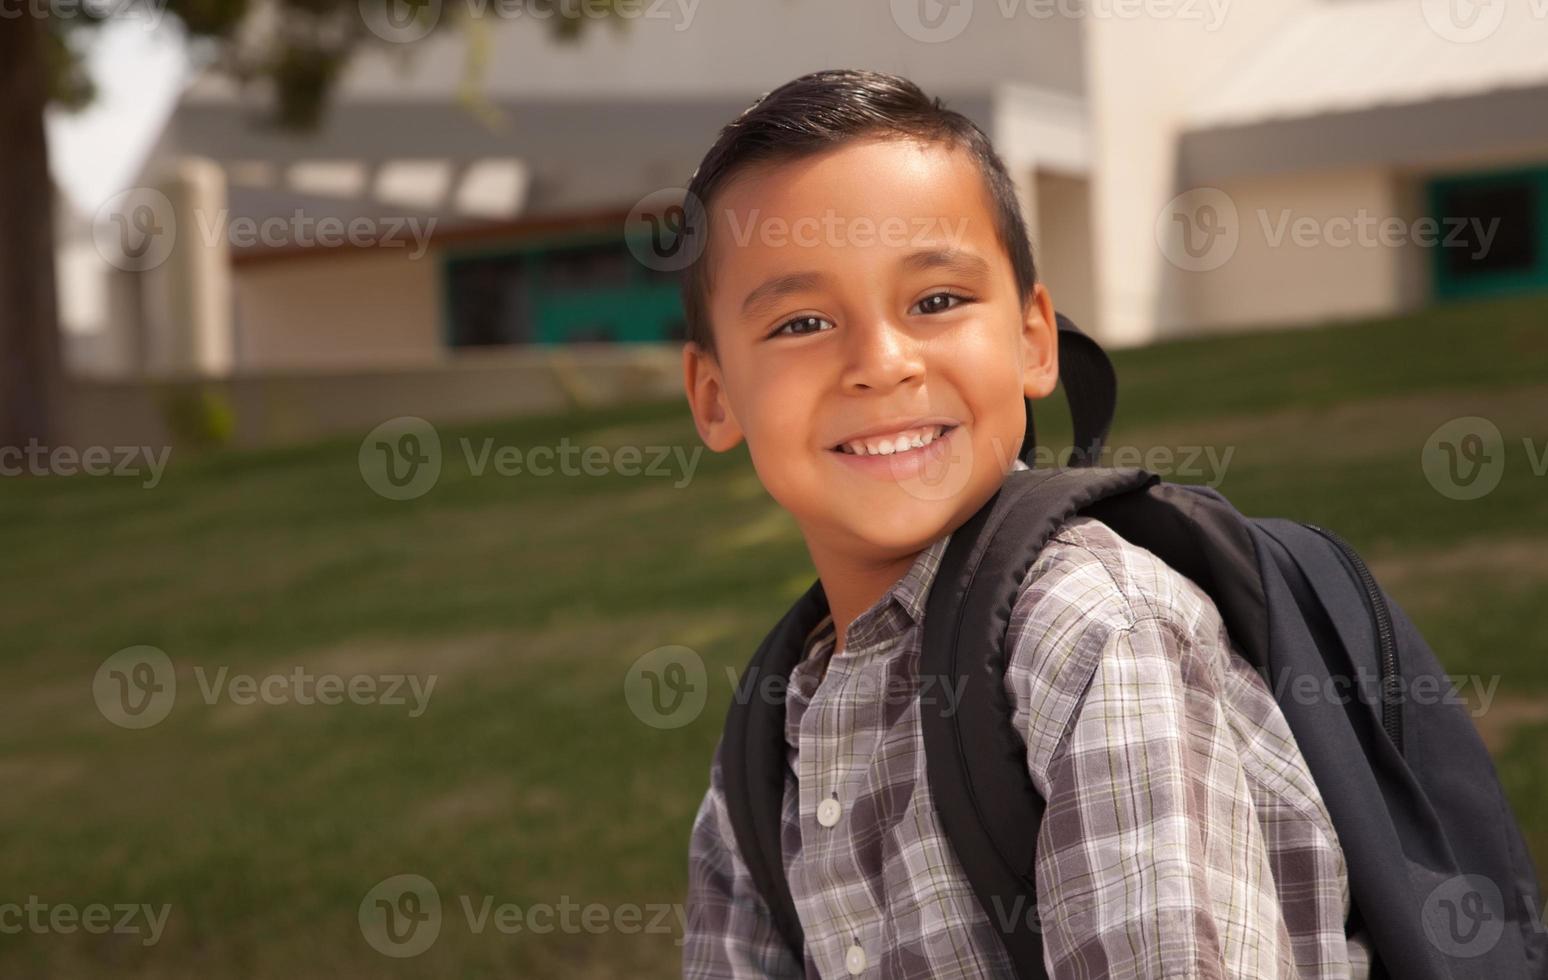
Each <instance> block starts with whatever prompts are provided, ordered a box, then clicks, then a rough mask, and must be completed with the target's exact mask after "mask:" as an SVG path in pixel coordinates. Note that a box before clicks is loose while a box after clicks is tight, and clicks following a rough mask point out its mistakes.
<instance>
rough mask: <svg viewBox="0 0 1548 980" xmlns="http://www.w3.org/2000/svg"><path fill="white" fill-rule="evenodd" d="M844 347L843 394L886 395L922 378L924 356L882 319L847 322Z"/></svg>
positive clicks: (897, 326) (910, 337)
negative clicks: (868, 392)
mask: <svg viewBox="0 0 1548 980" xmlns="http://www.w3.org/2000/svg"><path fill="white" fill-rule="evenodd" d="M847 333H848V337H847V343H845V345H844V355H845V363H844V374H843V387H844V390H845V391H846V392H863V391H889V390H891V389H892V388H894V387H897V386H898V385H903V384H907V383H909V382H911V381H917V380H919V379H920V378H922V377H923V376H924V355H923V351H922V350H921V348H920V344H919V341H918V339H917V338H915V337H914V336H913V335H912V334H910V333H909V331H908V330H907V329H906V328H904V327H903V326H902V325H900V324H898V323H895V322H893V321H892V320H891V319H890V318H888V317H885V316H869V317H860V318H857V319H856V320H854V321H852V322H851V325H850V329H849V330H848V331H847Z"/></svg>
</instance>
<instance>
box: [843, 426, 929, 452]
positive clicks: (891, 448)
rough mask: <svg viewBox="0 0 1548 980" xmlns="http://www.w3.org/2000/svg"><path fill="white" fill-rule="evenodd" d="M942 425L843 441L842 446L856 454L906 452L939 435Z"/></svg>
mask: <svg viewBox="0 0 1548 980" xmlns="http://www.w3.org/2000/svg"><path fill="white" fill-rule="evenodd" d="M945 428H946V426H943V425H931V426H926V427H924V428H922V429H908V430H906V431H904V432H900V433H898V434H897V435H896V436H886V437H884V438H880V439H870V440H861V439H856V440H854V441H852V442H846V443H844V446H843V448H844V449H845V450H846V451H847V452H850V453H853V454H854V455H856V456H891V455H892V454H894V453H906V452H908V451H909V450H910V449H921V448H923V447H925V446H928V445H929V444H930V443H932V442H934V441H935V440H936V439H939V438H940V437H941V433H942V431H943V430H944V429H945Z"/></svg>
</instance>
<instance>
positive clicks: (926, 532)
mask: <svg viewBox="0 0 1548 980" xmlns="http://www.w3.org/2000/svg"><path fill="white" fill-rule="evenodd" d="M899 496H900V497H901V498H902V501H901V502H898V503H893V504H886V503H878V504H876V505H875V506H873V507H869V508H867V509H866V510H865V511H864V512H863V513H859V514H851V515H845V518H846V519H845V520H844V524H845V526H846V527H848V528H849V531H850V533H851V534H853V535H854V536H855V537H857V538H859V539H860V540H862V541H864V542H865V543H866V544H868V545H871V546H872V547H873V548H874V549H875V550H876V551H878V552H885V553H887V554H889V555H901V554H906V553H908V552H911V551H923V550H924V549H925V548H928V547H929V546H930V544H931V543H932V542H934V541H935V540H936V539H937V538H939V537H941V536H942V535H944V534H945V533H946V532H947V531H949V530H951V529H952V517H953V514H954V512H955V508H954V507H953V506H952V503H951V501H944V500H943V501H921V500H915V499H912V498H909V497H907V496H906V495H903V494H902V493H901V492H899Z"/></svg>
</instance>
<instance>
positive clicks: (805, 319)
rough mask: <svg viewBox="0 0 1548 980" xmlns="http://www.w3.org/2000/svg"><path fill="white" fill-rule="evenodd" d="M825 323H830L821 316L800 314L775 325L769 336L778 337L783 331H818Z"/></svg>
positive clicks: (793, 332) (795, 332)
mask: <svg viewBox="0 0 1548 980" xmlns="http://www.w3.org/2000/svg"><path fill="white" fill-rule="evenodd" d="M824 323H828V321H827V320H824V319H823V318H822V317H820V316H798V317H793V318H791V319H789V320H786V321H785V322H784V323H781V324H780V325H779V326H778V327H775V328H774V332H773V333H771V334H769V336H771V337H777V336H778V335H780V334H782V333H790V334H806V333H817V332H818V330H819V329H820V328H821V325H822V324H824ZM787 328H788V329H787Z"/></svg>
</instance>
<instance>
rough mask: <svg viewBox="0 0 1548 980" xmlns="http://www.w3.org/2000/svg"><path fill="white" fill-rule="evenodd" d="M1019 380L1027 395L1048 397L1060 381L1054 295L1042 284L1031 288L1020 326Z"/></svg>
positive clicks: (1057, 329) (1030, 396)
mask: <svg viewBox="0 0 1548 980" xmlns="http://www.w3.org/2000/svg"><path fill="white" fill-rule="evenodd" d="M1021 355H1022V360H1021V363H1022V365H1023V366H1022V375H1021V383H1022V387H1023V390H1024V391H1025V392H1026V396H1027V397H1028V398H1047V397H1048V396H1049V395H1051V394H1053V390H1054V386H1055V385H1057V384H1058V383H1059V327H1058V320H1057V319H1055V317H1054V306H1053V297H1052V296H1050V295H1049V294H1048V289H1047V287H1045V286H1044V285H1043V284H1042V283H1037V284H1036V285H1035V286H1033V287H1032V295H1031V296H1028V297H1027V308H1026V310H1025V311H1024V312H1023V314H1022V325H1021Z"/></svg>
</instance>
